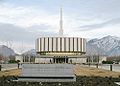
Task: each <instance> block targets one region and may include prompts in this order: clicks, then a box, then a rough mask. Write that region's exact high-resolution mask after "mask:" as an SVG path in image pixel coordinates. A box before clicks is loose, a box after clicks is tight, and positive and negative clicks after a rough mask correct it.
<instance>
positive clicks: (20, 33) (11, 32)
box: [0, 23, 57, 53]
mask: <svg viewBox="0 0 120 86" xmlns="http://www.w3.org/2000/svg"><path fill="white" fill-rule="evenodd" d="M35 27H37V28H35ZM41 28H43V30H41ZM48 28H49V29H51V27H49V26H47V25H37V26H32V27H30V28H23V27H20V26H16V25H13V24H5V23H0V41H1V45H3V44H5V45H7V44H6V43H7V42H12V44H13V47H14V49H15V51H16V52H19V53H20V52H21V44H22V42H23V46H24V48H26V49H25V50H28V49H32V48H34V46H35V40H36V38H38V37H41V36H56V35H57V33H55V32H52V31H50V30H48ZM39 29H40V30H39ZM34 30H35V31H34ZM8 46H9V45H8Z"/></svg>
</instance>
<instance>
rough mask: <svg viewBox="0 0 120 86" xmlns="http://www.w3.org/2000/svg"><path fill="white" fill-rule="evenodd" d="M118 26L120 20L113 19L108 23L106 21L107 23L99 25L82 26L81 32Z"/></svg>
mask: <svg viewBox="0 0 120 86" xmlns="http://www.w3.org/2000/svg"><path fill="white" fill-rule="evenodd" d="M116 24H120V18H115V19H111V20H108V21H105V22H103V23H99V24H92V25H84V26H80V27H79V28H80V29H79V30H80V31H89V30H94V29H99V28H103V27H106V26H113V25H116Z"/></svg>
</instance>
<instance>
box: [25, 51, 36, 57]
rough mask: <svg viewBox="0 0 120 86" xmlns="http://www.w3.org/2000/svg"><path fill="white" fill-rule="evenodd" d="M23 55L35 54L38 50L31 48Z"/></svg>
mask: <svg viewBox="0 0 120 86" xmlns="http://www.w3.org/2000/svg"><path fill="white" fill-rule="evenodd" d="M23 55H32V56H35V55H36V50H35V49H31V50H29V51H26V52H24V53H23Z"/></svg>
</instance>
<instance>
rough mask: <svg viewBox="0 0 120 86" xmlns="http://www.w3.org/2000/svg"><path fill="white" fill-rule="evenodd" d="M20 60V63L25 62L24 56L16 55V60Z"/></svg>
mask: <svg viewBox="0 0 120 86" xmlns="http://www.w3.org/2000/svg"><path fill="white" fill-rule="evenodd" d="M17 60H19V61H20V63H23V56H22V55H16V56H15V61H17Z"/></svg>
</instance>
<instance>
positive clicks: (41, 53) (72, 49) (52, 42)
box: [35, 8, 87, 63]
mask: <svg viewBox="0 0 120 86" xmlns="http://www.w3.org/2000/svg"><path fill="white" fill-rule="evenodd" d="M36 51H37V54H38V55H37V57H36V58H35V63H86V61H87V60H86V59H87V58H85V57H83V55H84V54H85V53H86V39H85V38H80V37H64V35H63V20H62V8H61V10H60V30H59V36H56V37H39V38H37V40H36Z"/></svg>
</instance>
